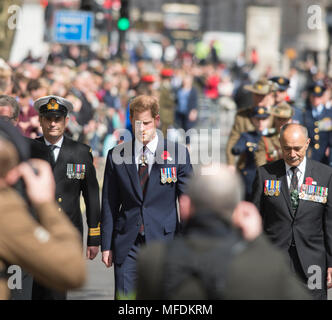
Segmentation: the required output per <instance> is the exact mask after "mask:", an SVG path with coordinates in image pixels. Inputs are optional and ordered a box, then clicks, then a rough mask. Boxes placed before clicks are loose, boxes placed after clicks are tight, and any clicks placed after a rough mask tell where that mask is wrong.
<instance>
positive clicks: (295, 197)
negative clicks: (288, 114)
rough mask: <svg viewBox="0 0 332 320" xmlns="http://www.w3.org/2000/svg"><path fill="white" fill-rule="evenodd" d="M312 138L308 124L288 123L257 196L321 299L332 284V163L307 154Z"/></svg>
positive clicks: (269, 225)
mask: <svg viewBox="0 0 332 320" xmlns="http://www.w3.org/2000/svg"><path fill="white" fill-rule="evenodd" d="M309 143H310V139H309V138H308V131H307V129H306V128H305V127H303V126H301V125H299V124H293V123H291V124H286V125H285V126H284V127H283V128H282V129H281V132H280V145H281V148H282V152H283V159H282V160H278V161H276V162H273V163H271V164H267V165H264V166H262V167H259V168H258V169H257V174H256V178H255V182H254V185H253V198H252V200H253V203H254V204H255V205H256V206H257V208H258V210H259V211H260V213H261V215H262V217H263V224H264V231H265V232H266V234H267V235H268V237H269V238H270V239H271V241H272V242H273V243H274V244H276V245H277V246H278V247H280V248H281V249H282V250H283V251H284V252H285V253H286V254H287V256H288V257H289V261H290V264H291V267H292V269H293V271H294V272H295V273H296V274H297V275H298V277H299V278H300V279H301V280H302V282H303V283H304V284H305V285H307V286H308V288H309V289H311V292H312V293H313V295H314V297H315V298H316V299H326V298H327V286H328V287H332V207H331V206H332V195H330V191H329V190H331V188H332V169H331V168H330V167H328V166H326V165H323V164H321V163H319V162H316V161H314V160H310V159H308V158H307V157H306V151H307V149H308V146H309Z"/></svg>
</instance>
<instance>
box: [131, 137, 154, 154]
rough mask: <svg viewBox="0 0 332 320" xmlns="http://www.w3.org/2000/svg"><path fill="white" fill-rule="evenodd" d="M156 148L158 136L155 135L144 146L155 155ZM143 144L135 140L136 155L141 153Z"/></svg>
mask: <svg viewBox="0 0 332 320" xmlns="http://www.w3.org/2000/svg"><path fill="white" fill-rule="evenodd" d="M157 146H158V134H157V133H156V134H155V136H154V138H153V139H152V140H151V141H150V142H149V143H148V144H147V145H146V147H147V149H148V150H149V151H150V153H152V154H155V152H156V150H157ZM142 149H143V144H142V142H141V141H139V140H138V139H135V151H136V153H140V152H142Z"/></svg>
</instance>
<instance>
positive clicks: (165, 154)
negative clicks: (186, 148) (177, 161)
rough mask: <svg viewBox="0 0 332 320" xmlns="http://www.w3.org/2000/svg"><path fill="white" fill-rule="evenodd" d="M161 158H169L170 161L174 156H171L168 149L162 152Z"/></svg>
mask: <svg viewBox="0 0 332 320" xmlns="http://www.w3.org/2000/svg"><path fill="white" fill-rule="evenodd" d="M161 158H162V159H163V160H169V161H172V158H171V155H170V153H169V152H168V151H164V152H163V153H162V154H161Z"/></svg>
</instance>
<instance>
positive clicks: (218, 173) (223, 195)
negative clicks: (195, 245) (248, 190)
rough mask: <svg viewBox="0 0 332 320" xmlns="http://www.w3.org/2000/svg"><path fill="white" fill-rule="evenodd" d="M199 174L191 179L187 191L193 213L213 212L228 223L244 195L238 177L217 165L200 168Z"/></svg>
mask: <svg viewBox="0 0 332 320" xmlns="http://www.w3.org/2000/svg"><path fill="white" fill-rule="evenodd" d="M201 172H203V174H197V175H195V176H194V177H193V179H192V181H191V184H190V186H189V189H188V195H189V197H190V199H191V201H192V204H193V206H194V207H195V211H202V210H204V211H213V212H215V213H217V214H219V215H220V216H221V217H222V218H223V219H225V220H227V221H230V220H231V215H232V213H233V211H234V209H235V207H236V206H237V204H238V203H239V202H240V201H241V200H242V198H243V194H244V188H243V184H242V180H241V178H240V176H239V175H238V174H237V173H234V172H233V171H231V170H230V169H229V168H228V167H227V166H226V165H222V164H219V163H217V164H212V165H211V166H205V167H202V168H201Z"/></svg>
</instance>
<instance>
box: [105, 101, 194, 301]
mask: <svg viewBox="0 0 332 320" xmlns="http://www.w3.org/2000/svg"><path fill="white" fill-rule="evenodd" d="M158 112H159V104H158V100H157V99H156V98H154V97H151V96H145V95H141V96H138V97H136V98H135V99H134V100H133V101H132V102H131V103H130V119H131V123H132V126H133V128H135V130H134V131H135V139H133V140H131V141H129V142H126V143H123V144H120V145H118V146H116V147H115V148H113V149H112V150H110V151H109V153H108V155H107V160H106V168H105V176H104V185H103V195H102V216H101V250H102V254H103V257H102V260H103V262H104V263H105V265H106V266H107V267H110V266H111V265H112V263H113V262H114V264H115V269H114V271H115V272H114V273H115V292H116V297H119V295H120V296H121V295H125V296H128V295H130V294H132V293H133V292H134V290H135V282H136V277H137V276H136V256H137V252H138V250H139V248H140V247H141V246H142V245H143V244H145V243H148V242H150V241H152V240H171V239H173V237H174V235H175V233H176V231H177V228H178V224H179V221H178V214H177V200H178V199H179V197H180V196H181V195H182V194H183V193H184V192H185V188H186V185H187V182H188V178H189V176H190V175H191V174H192V166H191V164H190V158H189V153H188V151H187V149H186V148H185V147H184V146H181V145H178V144H175V143H171V142H170V141H167V140H164V139H163V137H162V134H160V132H159V131H158V134H157V131H156V128H157V127H158V125H159V113H158ZM179 202H180V207H181V199H179Z"/></svg>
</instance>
